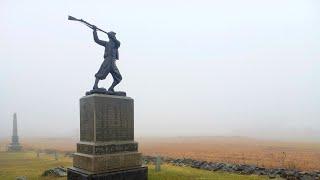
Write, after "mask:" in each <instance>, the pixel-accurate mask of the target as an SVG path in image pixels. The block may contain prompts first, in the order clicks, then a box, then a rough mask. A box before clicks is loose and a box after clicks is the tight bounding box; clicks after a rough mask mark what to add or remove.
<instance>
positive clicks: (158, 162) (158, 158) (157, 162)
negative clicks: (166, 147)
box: [155, 156, 161, 172]
mask: <svg viewBox="0 0 320 180" xmlns="http://www.w3.org/2000/svg"><path fill="white" fill-rule="evenodd" d="M160 167H161V158H160V156H157V159H156V167H155V171H156V172H159V171H160V170H161V168H160Z"/></svg>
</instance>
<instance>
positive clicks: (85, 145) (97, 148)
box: [77, 141, 138, 155]
mask: <svg viewBox="0 0 320 180" xmlns="http://www.w3.org/2000/svg"><path fill="white" fill-rule="evenodd" d="M136 151H138V143H137V142H134V141H117V142H107V143H91V142H79V143H77V152H78V153H84V154H92V155H103V154H113V153H120V152H136Z"/></svg>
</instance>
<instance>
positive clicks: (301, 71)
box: [0, 0, 320, 138]
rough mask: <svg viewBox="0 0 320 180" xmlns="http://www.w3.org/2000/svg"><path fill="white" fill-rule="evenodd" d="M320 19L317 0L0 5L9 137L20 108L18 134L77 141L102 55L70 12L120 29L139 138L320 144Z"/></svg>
mask: <svg viewBox="0 0 320 180" xmlns="http://www.w3.org/2000/svg"><path fill="white" fill-rule="evenodd" d="M319 12H320V3H319V2H318V1H317V0H299V1H297V0H268V1H266V0H265V1H256V0H226V1H220V0H216V1H204V0H197V1H195V0H190V1H182V0H175V1H173V0H162V1H147V0H138V1H123V0H113V1H102V0H101V1H70V0H55V1H40V0H38V1H35V0H26V1H16V0H1V1H0V24H1V26H0V27H1V28H0V137H7V136H10V135H11V132H12V118H13V113H14V112H17V116H18V126H19V135H20V136H73V135H75V134H77V132H78V129H79V98H81V97H82V96H83V95H84V93H85V91H87V90H90V89H91V88H92V86H93V82H94V74H95V73H96V72H97V70H98V68H99V66H100V64H101V63H102V61H103V47H102V46H99V45H97V44H95V43H94V41H93V37H92V30H90V29H89V28H88V27H86V26H84V25H82V24H80V23H77V22H70V21H67V16H68V15H72V16H75V17H77V18H83V19H85V20H87V21H89V22H92V23H93V24H95V25H97V26H98V27H100V28H102V29H105V30H107V31H110V30H112V31H115V32H117V38H118V39H119V40H120V42H121V47H120V49H119V53H120V60H119V61H118V62H117V65H118V67H119V69H120V72H121V73H122V74H123V81H122V82H121V83H120V85H119V86H117V87H116V90H123V91H126V92H127V95H128V96H130V97H132V98H134V99H135V133H136V135H137V136H193V135H199V136H203V135H205V136H207V135H208V136H209V135H243V136H255V137H271V138H275V137H278V138H279V137H280V138H284V137H305V138H317V137H318V138H320V135H319V134H320V133H319V132H320V111H319V107H320V106H319V105H320V85H319V78H320V71H319V70H320V69H319V68H320V35H319V34H320V33H319V32H320V25H319V23H320V21H319V20H320V13H319ZM99 37H100V38H101V39H106V38H107V37H106V36H105V35H104V34H102V33H99ZM110 82H111V81H110V77H109V76H108V80H107V81H101V83H100V84H101V85H100V86H106V87H108V86H109V85H110Z"/></svg>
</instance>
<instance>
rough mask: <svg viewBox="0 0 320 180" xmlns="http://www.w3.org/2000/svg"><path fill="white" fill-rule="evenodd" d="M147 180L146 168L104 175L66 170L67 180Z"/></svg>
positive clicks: (74, 169)
mask: <svg viewBox="0 0 320 180" xmlns="http://www.w3.org/2000/svg"><path fill="white" fill-rule="evenodd" d="M80 179H81V180H85V179H90V180H147V179H148V168H147V167H139V168H132V169H126V170H121V171H111V172H105V173H91V172H88V171H85V170H81V169H78V168H68V180H80Z"/></svg>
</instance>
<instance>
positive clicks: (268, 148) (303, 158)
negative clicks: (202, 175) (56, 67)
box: [0, 137, 320, 170]
mask: <svg viewBox="0 0 320 180" xmlns="http://www.w3.org/2000/svg"><path fill="white" fill-rule="evenodd" d="M137 141H138V142H139V149H140V151H141V152H142V153H144V154H146V155H158V154H160V155H164V156H170V157H176V158H183V157H186V158H193V159H198V160H207V161H218V162H230V163H244V164H255V165H259V166H264V167H285V168H296V169H300V170H319V169H320V142H281V141H267V140H257V139H250V138H241V137H179V138H138V139H137ZM21 142H23V144H24V147H26V148H34V149H56V150H59V151H75V143H76V142H77V140H76V139H68V138H59V139H55V138H32V139H31V138H27V139H21ZM6 143H8V140H2V141H0V144H2V145H4V144H6Z"/></svg>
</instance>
